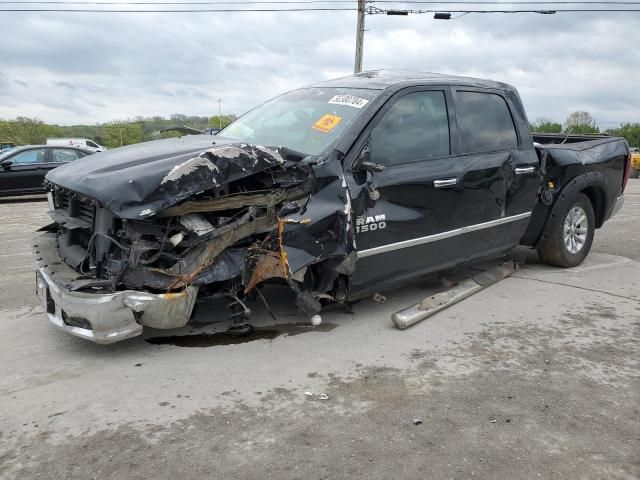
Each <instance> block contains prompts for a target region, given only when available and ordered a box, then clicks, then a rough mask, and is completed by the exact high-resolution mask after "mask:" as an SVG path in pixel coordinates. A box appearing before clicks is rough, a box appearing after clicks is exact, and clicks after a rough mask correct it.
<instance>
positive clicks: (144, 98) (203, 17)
mask: <svg viewBox="0 0 640 480" xmlns="http://www.w3.org/2000/svg"><path fill="white" fill-rule="evenodd" d="M4 16H5V21H4V22H3V41H2V42H0V58H2V65H1V66H0V118H10V117H15V116H18V115H28V116H37V117H39V118H41V119H43V120H45V121H47V122H57V123H63V124H71V123H96V122H102V121H108V120H111V119H114V118H132V117H135V116H139V115H142V116H152V115H168V114H171V113H184V114H197V115H212V114H215V113H216V112H217V100H218V98H221V99H222V102H223V110H224V111H226V112H229V113H236V114H240V113H242V112H244V111H246V110H248V109H249V108H251V107H252V106H254V105H256V104H257V103H260V102H262V101H264V100H266V99H268V98H270V97H272V96H275V95H277V94H279V93H282V92H283V91H287V90H291V89H294V88H297V87H300V86H303V85H306V84H309V83H315V82H317V81H321V80H325V79H328V78H332V77H336V76H342V75H346V74H349V73H350V72H351V71H352V69H353V50H354V40H355V13H353V12H313V13H311V12H308V13H235V14H233V13H215V14H214V13H200V14H196V13H194V14H190V13H184V14H79V13H73V14H71V13H69V14H61V13H29V14H18V13H14V14H4ZM7 18H9V21H7V20H6V19H7ZM366 22H367V32H366V38H365V54H364V65H365V68H368V69H373V68H408V69H412V70H424V71H432V72H442V73H451V74H459V75H468V76H477V77H483V78H492V79H495V80H501V81H505V82H507V83H511V84H513V85H515V86H516V87H518V89H519V91H520V93H521V96H522V98H523V101H524V103H525V107H526V109H527V113H528V115H529V118H530V119H531V120H535V119H536V118H539V117H548V118H552V119H555V120H558V121H563V120H564V119H565V118H566V116H567V115H568V113H569V112H571V111H572V110H576V109H581V110H588V111H590V112H591V113H593V114H594V115H595V117H596V119H597V120H598V121H600V122H601V126H604V127H608V126H611V125H612V124H613V123H614V122H621V121H639V120H640V114H639V113H638V111H639V107H640V89H638V88H637V83H638V67H639V66H640V49H638V48H635V47H634V46H635V45H638V44H639V43H640V33H639V32H640V14H619V13H613V14H560V13H558V14H556V15H553V16H542V15H535V14H522V15H506V14H505V15H498V14H496V15H473V14H471V15H467V16H464V17H463V18H460V19H457V20H452V21H435V20H433V19H432V17H431V16H430V15H414V16H409V17H387V16H384V15H377V16H367V18H366Z"/></svg>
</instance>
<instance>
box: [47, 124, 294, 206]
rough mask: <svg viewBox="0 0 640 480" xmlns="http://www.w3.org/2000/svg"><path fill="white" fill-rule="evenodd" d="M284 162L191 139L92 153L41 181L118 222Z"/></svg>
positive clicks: (259, 151) (241, 147) (269, 154)
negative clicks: (95, 206)
mask: <svg viewBox="0 0 640 480" xmlns="http://www.w3.org/2000/svg"><path fill="white" fill-rule="evenodd" d="M201 137H202V138H201ZM283 163H284V159H283V157H282V155H281V154H280V148H268V147H263V146H259V145H247V144H240V143H233V142H232V141H231V140H226V139H223V138H217V139H216V141H215V142H214V144H213V145H212V141H211V137H210V136H208V135H202V136H201V135H192V136H187V137H183V138H182V139H167V140H158V141H155V142H147V143H141V144H137V145H131V146H128V147H122V148H118V149H114V150H109V151H107V152H103V153H100V154H96V155H91V156H88V157H86V158H83V159H81V160H79V161H76V162H73V163H69V164H67V165H63V166H61V167H58V168H57V169H55V170H52V171H51V172H50V173H49V174H48V175H47V176H46V180H47V181H48V182H50V183H52V184H54V185H57V186H60V187H64V188H67V189H69V190H72V191H74V192H78V193H80V194H83V195H86V196H88V197H90V198H93V199H96V200H97V201H98V202H100V203H101V204H102V205H103V206H104V207H106V208H108V209H109V210H111V211H112V212H113V213H114V214H115V215H117V216H118V217H120V218H129V219H144V218H149V217H151V216H153V215H154V214H156V213H157V212H159V211H161V210H163V209H165V208H167V207H170V206H172V205H175V204H176V203H178V202H180V201H182V200H185V199H187V198H189V197H192V196H193V195H195V194H198V193H201V192H204V191H206V190H211V189H213V188H215V187H218V186H223V185H226V184H228V183H230V182H233V181H236V180H240V179H242V178H246V177H249V176H251V175H254V174H256V173H258V172H261V171H264V170H266V169H268V168H271V167H274V166H278V165H282V164H283Z"/></svg>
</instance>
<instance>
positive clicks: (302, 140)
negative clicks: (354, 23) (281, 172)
mask: <svg viewBox="0 0 640 480" xmlns="http://www.w3.org/2000/svg"><path fill="white" fill-rule="evenodd" d="M379 93H380V91H379V90H368V89H355V88H303V89H300V90H294V91H293V92H289V93H285V94H284V95H282V96H280V97H276V98H274V99H273V100H270V101H268V102H267V103H264V104H262V105H260V106H259V107H257V108H255V109H253V110H251V111H250V112H248V113H246V114H245V115H243V116H242V117H240V118H239V119H238V120H236V121H235V122H233V123H232V124H231V125H229V126H228V127H226V128H225V129H223V130H222V131H221V132H220V133H219V134H218V136H221V137H226V138H230V139H233V140H238V141H241V142H246V143H253V144H259V145H268V146H274V147H276V146H277V147H288V148H290V149H292V150H297V151H298V152H302V153H306V154H308V155H318V154H319V153H322V152H323V151H324V150H326V149H327V148H328V147H329V145H331V143H332V142H333V141H334V140H335V139H337V138H338V136H340V134H341V133H342V132H343V131H344V130H345V129H346V128H347V127H348V126H349V125H350V124H351V123H352V122H353V121H354V120H355V119H356V117H358V115H360V114H361V113H362V112H363V111H364V110H365V109H366V108H367V106H368V104H369V103H370V102H371V100H373V99H374V98H375V97H376V96H377V95H378V94H379Z"/></svg>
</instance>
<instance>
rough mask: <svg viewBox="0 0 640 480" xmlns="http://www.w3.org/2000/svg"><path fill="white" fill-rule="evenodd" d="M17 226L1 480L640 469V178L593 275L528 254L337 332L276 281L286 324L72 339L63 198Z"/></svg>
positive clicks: (345, 323) (349, 322)
mask: <svg viewBox="0 0 640 480" xmlns="http://www.w3.org/2000/svg"><path fill="white" fill-rule="evenodd" d="M0 218H2V219H3V223H4V225H3V229H2V231H1V233H0V235H2V242H3V244H4V246H5V248H4V249H3V251H2V253H0V264H1V265H2V267H3V268H2V274H1V276H0V287H1V288H0V359H1V360H2V361H0V405H1V407H2V416H1V417H0V478H3V479H4V478H6V479H13V478H19V479H23V478H24V479H32V478H52V479H53V478H55V479H66V478H69V479H83V480H84V479H91V478H97V479H101V480H102V479H137V478H140V479H142V478H153V479H170V478H171V479H173V478H181V479H184V480H187V479H192V478H193V479H196V478H197V479H202V478H238V479H240V478H242V479H252V478H256V479H258V478H260V479H262V478H301V479H302V478H304V479H315V478H318V479H320V478H336V479H338V478H367V479H371V478H374V479H376V478H380V479H385V478H391V477H395V478H416V479H418V478H434V479H436V478H437V479H441V478H455V479H457V478H460V479H462V478H465V479H466V478H471V477H477V478H498V479H515V478H517V479H529V478H532V479H533V478H536V479H538V478H549V479H551V478H553V479H557V478H563V479H564V478H566V479H591V478H593V479H596V478H598V479H599V478H607V479H628V480H630V479H637V478H640V407H639V405H640V379H639V373H638V372H639V367H640V263H639V262H638V260H639V259H640V180H630V185H629V187H628V190H627V201H626V205H625V207H624V209H623V210H622V211H621V212H620V213H619V214H618V216H617V217H616V218H614V219H612V221H611V222H609V223H608V224H607V225H605V227H604V229H602V230H600V231H597V232H596V240H595V242H594V247H593V250H592V253H591V254H590V255H589V257H588V258H587V260H586V261H585V262H584V264H583V265H581V266H580V267H578V268H576V269H571V270H561V269H554V268H550V267H547V266H544V265H540V264H538V263H537V261H536V256H535V255H534V254H531V253H529V254H527V258H528V261H529V263H528V265H527V266H526V267H525V268H523V269H522V270H520V271H519V272H517V273H516V274H514V275H513V276H512V277H510V278H508V279H506V280H504V281H502V282H500V283H499V284H497V285H494V286H492V287H489V288H488V289H486V290H485V291H483V292H481V293H479V294H477V295H475V296H473V297H471V298H469V299H467V300H465V301H463V302H461V303H460V304H457V305H455V306H453V307H451V308H450V309H447V310H445V311H443V312H440V313H439V314H437V315H435V316H434V317H432V318H431V319H429V320H426V321H424V322H422V323H420V324H418V325H416V326H414V327H411V328H410V329H408V330H406V331H399V330H396V329H394V328H393V327H392V325H391V321H390V318H389V317H390V314H391V313H392V312H394V311H396V310H398V309H400V308H402V307H406V306H408V305H410V304H412V303H414V302H415V301H416V300H418V299H421V298H423V297H424V296H426V295H428V294H429V293H431V292H433V291H434V289H435V288H437V285H436V284H434V283H433V282H429V281H425V283H424V284H420V285H414V286H412V287H410V288H405V289H402V290H396V291H393V292H385V293H386V294H387V302H386V303H384V304H378V303H375V302H373V301H371V300H366V301H362V302H360V303H358V304H356V306H355V308H354V314H353V315H350V314H347V313H345V312H343V311H342V310H341V309H332V310H329V311H327V312H325V313H323V325H322V326H321V327H320V328H311V327H310V326H309V325H308V323H307V322H306V319H304V318H300V317H297V316H296V312H295V309H294V308H293V307H292V306H291V300H292V298H291V296H290V295H289V294H288V292H287V291H286V290H279V289H276V288H275V287H274V290H273V291H272V293H273V295H274V297H275V298H276V300H275V302H274V305H273V307H274V311H275V313H276V315H277V317H278V321H277V322H274V321H273V320H272V319H270V318H269V316H268V315H267V314H266V312H264V311H261V310H260V308H257V310H258V312H257V315H256V316H255V319H256V322H255V323H256V324H257V325H258V326H259V327H260V328H261V330H260V331H259V332H258V335H257V336H256V337H255V338H254V339H250V341H247V342H245V343H236V344H232V343H231V342H229V341H228V339H225V338H223V337H221V336H216V335H215V333H216V332H220V331H223V330H224V329H225V328H226V326H227V324H226V323H225V322H220V321H217V319H219V318H224V307H223V305H222V304H208V305H203V306H201V308H200V310H199V312H198V315H197V317H196V319H195V322H194V323H193V324H191V325H189V326H187V328H185V329H182V330H180V331H172V332H160V331H147V332H145V334H144V336H143V337H141V338H137V339H133V340H131V341H126V342H123V343H121V344H116V345H112V346H99V345H94V344H91V343H88V342H86V341H83V340H80V339H76V338H73V337H71V336H68V335H66V334H64V333H62V332H59V331H57V330H56V329H55V328H54V327H52V326H50V325H49V324H48V322H47V320H46V319H45V317H44V315H43V313H42V309H41V308H40V307H39V306H38V304H37V301H36V298H35V296H34V294H33V284H34V278H33V268H32V263H33V259H32V257H31V254H30V240H31V236H32V235H33V231H34V230H35V229H36V228H38V227H40V226H42V225H44V224H46V223H47V222H48V216H47V215H46V203H45V202H42V201H17V202H13V201H12V202H7V201H0ZM525 254H526V252H525ZM218 311H219V312H220V314H221V316H218V317H216V315H215V313H216V312H218ZM297 322H301V323H299V324H297ZM159 337H161V338H159ZM306 392H310V393H312V395H311V396H309V395H306V394H305V393H306ZM320 394H325V395H326V396H328V399H326V400H321V399H320Z"/></svg>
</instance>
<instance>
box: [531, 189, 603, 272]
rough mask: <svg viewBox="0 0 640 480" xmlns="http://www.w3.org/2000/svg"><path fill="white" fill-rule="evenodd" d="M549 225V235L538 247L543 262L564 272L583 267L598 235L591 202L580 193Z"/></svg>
mask: <svg viewBox="0 0 640 480" xmlns="http://www.w3.org/2000/svg"><path fill="white" fill-rule="evenodd" d="M549 221H550V222H551V225H550V226H551V230H550V233H549V235H548V237H546V238H543V239H542V240H540V242H539V243H538V246H537V250H538V254H539V255H540V258H541V259H542V261H543V262H545V263H548V264H550V265H555V266H557V267H564V268H567V267H575V266H578V265H580V264H581V263H582V261H583V260H584V259H585V257H586V256H587V254H588V253H589V250H590V249H591V243H592V242H593V233H594V231H595V215H594V213H593V206H592V205H591V202H590V201H589V198H588V197H587V196H586V195H584V194H582V193H579V194H578V195H576V197H575V199H574V200H573V201H572V202H567V205H566V206H565V208H564V209H563V210H562V211H561V212H558V214H556V216H555V217H553V218H551V219H550V220H549Z"/></svg>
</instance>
